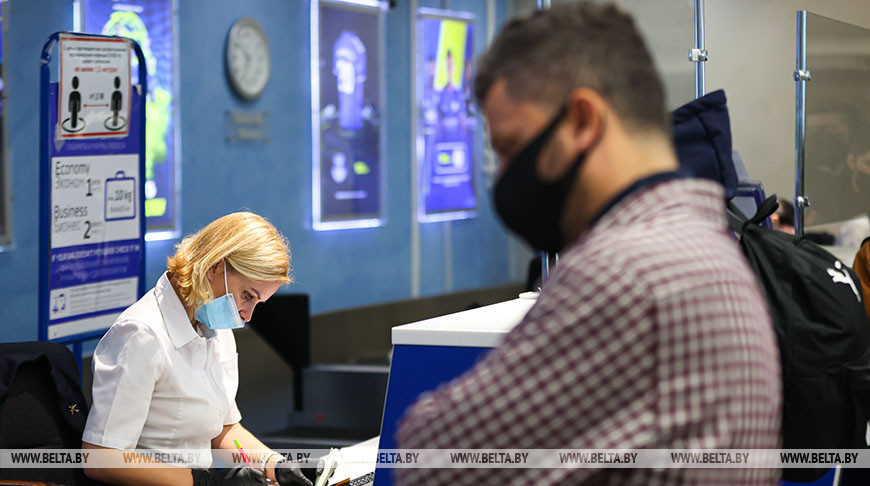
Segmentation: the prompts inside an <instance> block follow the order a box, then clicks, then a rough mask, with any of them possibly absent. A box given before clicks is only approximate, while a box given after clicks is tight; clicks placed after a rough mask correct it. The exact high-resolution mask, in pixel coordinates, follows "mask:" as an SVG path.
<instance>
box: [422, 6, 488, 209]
mask: <svg viewBox="0 0 870 486" xmlns="http://www.w3.org/2000/svg"><path fill="white" fill-rule="evenodd" d="M471 19H472V17H471V16H470V15H469V16H465V15H460V14H459V13H452V12H446V11H440V10H431V9H421V10H420V12H419V20H418V24H417V31H418V51H417V66H416V69H417V87H418V89H417V113H418V118H419V119H418V120H417V134H416V140H417V143H416V148H417V150H416V161H417V174H418V178H417V180H418V183H419V188H418V191H417V193H418V195H419V200H418V201H417V208H418V211H417V213H418V220H420V221H445V220H452V219H463V218H470V217H473V216H474V209H475V207H476V206H477V197H476V194H475V190H474V174H475V167H474V166H475V164H474V159H475V157H474V153H475V139H476V137H475V131H476V128H477V118H476V115H475V111H474V103H473V101H472V99H471V79H472V56H473V54H474V49H473V47H474V24H473V23H472V22H471Z"/></svg>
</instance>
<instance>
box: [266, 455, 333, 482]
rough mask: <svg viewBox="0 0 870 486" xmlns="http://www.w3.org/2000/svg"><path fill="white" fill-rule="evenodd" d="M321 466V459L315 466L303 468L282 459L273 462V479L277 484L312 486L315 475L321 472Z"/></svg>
mask: <svg viewBox="0 0 870 486" xmlns="http://www.w3.org/2000/svg"><path fill="white" fill-rule="evenodd" d="M323 466H324V462H323V459H320V460H319V461H317V468H313V467H306V468H303V467H300V466H299V464H294V463H292V462H290V461H288V460H286V459H282V460H280V461H278V462H277V463H276V464H275V480H277V481H278V486H313V485H314V481H316V480H317V476H318V475H320V473H322V472H323Z"/></svg>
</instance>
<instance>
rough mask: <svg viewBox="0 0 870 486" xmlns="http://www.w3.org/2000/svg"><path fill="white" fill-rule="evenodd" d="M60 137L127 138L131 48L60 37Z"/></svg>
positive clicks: (110, 41)
mask: <svg viewBox="0 0 870 486" xmlns="http://www.w3.org/2000/svg"><path fill="white" fill-rule="evenodd" d="M59 49H60V97H59V100H58V102H59V103H60V117H59V118H58V125H59V126H60V132H59V133H60V138H84V137H100V138H107V137H126V136H127V134H128V132H129V129H128V125H129V124H128V121H129V119H130V103H129V100H130V46H129V44H128V43H127V42H126V41H125V40H124V39H117V38H95V37H82V36H75V35H70V34H63V35H61V36H60V47H59Z"/></svg>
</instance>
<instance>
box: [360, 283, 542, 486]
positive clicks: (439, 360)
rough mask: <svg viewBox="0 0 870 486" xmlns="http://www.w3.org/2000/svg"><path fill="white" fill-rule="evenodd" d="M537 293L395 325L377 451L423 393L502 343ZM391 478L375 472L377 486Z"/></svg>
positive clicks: (390, 441) (390, 442)
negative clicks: (391, 357) (406, 411)
mask: <svg viewBox="0 0 870 486" xmlns="http://www.w3.org/2000/svg"><path fill="white" fill-rule="evenodd" d="M536 296H537V294H535V293H527V294H522V295H521V296H520V298H518V299H514V300H509V301H507V302H501V303H498V304H493V305H488V306H486V307H479V308H477V309H471V310H467V311H464V312H457V313H455V314H449V315H446V316H441V317H436V318H433V319H426V320H424V321H420V322H415V323H412V324H406V325H403V326H397V327H394V328H393V329H392V342H393V359H392V363H391V364H390V379H389V383H388V385H387V398H386V403H385V404H384V417H383V421H382V422H381V435H380V442H379V444H378V447H379V449H395V448H396V442H395V434H396V426H397V422H398V421H399V419H401V418H402V415H403V414H404V413H405V410H406V409H407V408H408V407H409V406H410V405H411V404H412V403H413V402H414V401H415V400H416V399H417V397H418V396H419V395H420V394H421V393H422V392H425V391H427V390H433V389H435V388H437V387H438V385H440V384H442V383H446V382H448V381H450V380H451V379H453V378H456V377H457V376H459V375H461V374H462V373H464V372H465V371H467V370H468V369H470V368H471V367H472V366H473V365H474V363H475V362H477V360H479V359H480V358H481V357H482V356H483V355H484V354H485V353H486V352H487V351H489V350H490V349H492V348H494V347H496V346H498V344H499V343H500V342H501V340H502V339H503V338H504V336H505V335H506V334H507V333H508V332H509V331H510V330H511V329H513V328H514V326H516V325H517V324H519V322H520V321H521V320H522V318H523V316H525V315H526V313H527V312H528V311H529V309H531V308H532V305H534V303H535V298H536ZM391 480H392V477H391V470H390V469H378V470H377V471H376V473H375V481H374V484H375V486H384V485H388V484H391Z"/></svg>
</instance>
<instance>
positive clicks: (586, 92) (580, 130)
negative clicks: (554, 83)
mask: <svg viewBox="0 0 870 486" xmlns="http://www.w3.org/2000/svg"><path fill="white" fill-rule="evenodd" d="M608 110H609V105H608V104H607V102H606V101H605V100H604V98H602V97H601V95H599V94H598V93H597V92H596V91H595V90H592V89H589V88H585V87H581V88H577V89H575V90H574V91H572V92H571V94H570V95H569V97H568V112H567V113H566V118H567V119H568V120H569V122H570V123H571V127H572V138H573V139H574V145H575V147H576V148H577V149H578V150H580V151H582V152H587V151H589V150H590V149H592V147H594V146H595V145H596V144H597V143H598V141H599V140H600V139H601V137H602V135H603V133H604V125H605V121H606V120H605V118H606V117H607V112H608Z"/></svg>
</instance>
